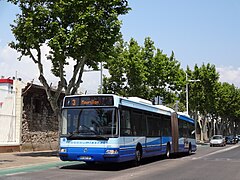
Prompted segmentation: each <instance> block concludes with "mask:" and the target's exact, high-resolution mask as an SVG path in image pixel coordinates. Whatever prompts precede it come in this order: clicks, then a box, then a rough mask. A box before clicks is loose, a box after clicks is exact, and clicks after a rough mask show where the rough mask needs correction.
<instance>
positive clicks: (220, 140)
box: [210, 135, 226, 147]
mask: <svg viewBox="0 0 240 180" xmlns="http://www.w3.org/2000/svg"><path fill="white" fill-rule="evenodd" d="M225 145H226V142H225V139H224V137H223V136H222V135H214V136H213V137H212V138H211V139H210V147H213V146H225Z"/></svg>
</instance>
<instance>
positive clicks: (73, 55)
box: [8, 0, 130, 114]
mask: <svg viewBox="0 0 240 180" xmlns="http://www.w3.org/2000/svg"><path fill="white" fill-rule="evenodd" d="M8 1H9V2H11V3H14V4H15V5H18V6H19V8H20V10H21V14H18V15H17V19H16V20H15V21H14V22H15V24H14V25H11V27H12V32H13V34H14V36H15V38H16V42H12V43H10V47H12V48H14V49H16V50H17V51H18V52H20V53H21V56H20V57H19V60H21V58H22V57H23V56H28V57H30V58H31V60H32V61H33V62H34V63H35V64H36V65H37V66H38V69H39V80H40V82H41V83H42V85H43V86H44V88H45V90H46V93H47V96H48V98H49V101H50V104H51V107H52V109H53V111H54V112H55V113H56V114H58V112H59V107H58V105H57V100H58V98H59V95H60V93H61V92H62V90H63V89H64V90H65V94H74V93H76V91H77V89H78V88H79V86H80V83H81V78H82V74H83V68H84V66H85V65H87V66H89V67H91V68H93V69H97V65H98V63H99V62H100V61H103V60H104V59H105V58H106V57H108V56H109V54H110V53H111V52H112V47H113V45H114V43H115V42H116V41H117V40H118V39H119V38H120V37H121V33H120V27H121V22H120V21H119V20H118V16H119V15H123V14H126V13H127V12H128V11H129V9H130V8H129V7H128V2H127V0H105V1H102V0H83V1H78V0H50V1H47V0H41V1H39V0H32V1H28V0H8ZM43 45H47V46H48V47H49V48H50V50H49V52H48V54H47V59H48V60H49V61H50V62H51V64H52V73H53V74H54V75H55V76H56V77H57V78H59V81H58V87H57V89H56V90H55V91H54V93H53V91H52V88H51V84H50V83H49V82H48V81H47V78H46V77H45V74H44V66H43V61H44V58H42V49H43V48H42V47H43ZM70 60H71V61H72V62H73V64H74V65H73V72H72V76H71V78H70V80H69V81H68V80H67V79H66V72H65V68H66V67H67V66H69V65H70V63H69V61H70Z"/></svg>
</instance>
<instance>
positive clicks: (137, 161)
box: [134, 149, 142, 166]
mask: <svg viewBox="0 0 240 180" xmlns="http://www.w3.org/2000/svg"><path fill="white" fill-rule="evenodd" d="M141 159H142V155H141V151H140V149H136V151H135V161H134V165H135V166H139V165H140V164H141Z"/></svg>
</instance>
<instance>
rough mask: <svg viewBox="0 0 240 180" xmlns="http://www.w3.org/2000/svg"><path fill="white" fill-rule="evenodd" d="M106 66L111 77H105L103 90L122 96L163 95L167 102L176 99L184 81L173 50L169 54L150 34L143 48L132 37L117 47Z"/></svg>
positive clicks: (144, 96)
mask: <svg viewBox="0 0 240 180" xmlns="http://www.w3.org/2000/svg"><path fill="white" fill-rule="evenodd" d="M106 68H108V69H109V73H110V75H111V77H109V78H105V79H104V92H105V93H115V94H119V95H123V96H138V97H142V98H145V99H149V100H152V99H153V98H154V97H155V96H162V97H163V98H164V101H165V103H167V104H168V103H171V102H174V101H175V98H176V96H175V94H177V93H178V91H180V90H181V89H182V88H181V86H182V84H183V83H184V81H183V77H184V72H183V70H181V69H180V63H179V62H178V61H177V60H176V59H175V57H174V53H172V55H171V56H170V57H167V55H166V54H163V52H162V51H161V50H160V49H156V48H155V46H154V42H153V41H152V40H151V39H150V38H149V37H148V38H146V39H145V41H144V46H143V47H141V46H139V44H138V43H137V42H136V41H135V40H134V39H131V40H130V41H129V43H124V42H123V41H120V42H119V43H118V44H116V46H115V55H114V56H113V57H112V58H111V59H109V60H108V62H107V65H106Z"/></svg>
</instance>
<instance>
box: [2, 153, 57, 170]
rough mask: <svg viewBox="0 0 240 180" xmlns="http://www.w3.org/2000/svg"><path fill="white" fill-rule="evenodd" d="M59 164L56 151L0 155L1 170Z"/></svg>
mask: <svg viewBox="0 0 240 180" xmlns="http://www.w3.org/2000/svg"><path fill="white" fill-rule="evenodd" d="M57 162H61V160H60V159H59V157H58V154H57V152H56V151H35V152H13V153H0V170H3V169H10V168H19V167H25V166H32V165H40V164H48V163H57Z"/></svg>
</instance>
